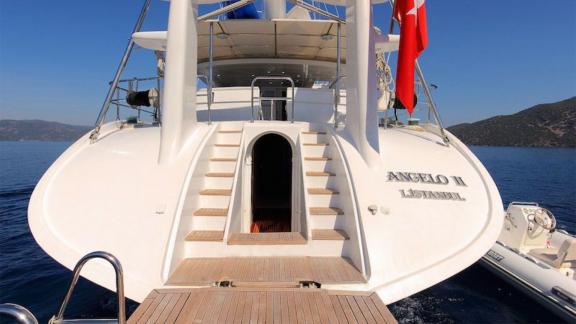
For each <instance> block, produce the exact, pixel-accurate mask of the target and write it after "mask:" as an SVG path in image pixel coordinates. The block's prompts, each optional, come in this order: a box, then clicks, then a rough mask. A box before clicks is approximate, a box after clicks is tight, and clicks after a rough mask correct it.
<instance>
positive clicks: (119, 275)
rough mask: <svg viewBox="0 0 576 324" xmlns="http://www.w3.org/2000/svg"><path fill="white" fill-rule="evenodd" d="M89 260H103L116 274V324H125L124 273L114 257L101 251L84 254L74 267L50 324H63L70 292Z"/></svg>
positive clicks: (70, 295)
mask: <svg viewBox="0 0 576 324" xmlns="http://www.w3.org/2000/svg"><path fill="white" fill-rule="evenodd" d="M91 259H104V260H106V261H108V263H110V264H111V265H112V267H113V268H114V272H115V273H116V294H117V295H118V323H120V324H124V323H126V305H125V300H124V273H123V271H122V266H121V265H120V261H118V259H116V257H115V256H113V255H112V254H110V253H108V252H103V251H96V252H92V253H88V254H86V255H85V256H84V257H82V259H80V261H78V263H76V266H75V267H74V271H73V277H72V281H71V282H70V286H69V287H68V291H67V292H66V295H65V296H64V299H63V300H62V304H61V305H60V310H59V311H58V314H57V315H54V316H53V317H52V318H51V319H50V323H51V324H58V323H63V322H64V312H65V311H66V307H67V306H68V302H69V301H70V297H72V292H73V291H74V288H75V287H76V283H78V278H80V271H82V268H83V267H84V265H85V264H86V262H88V261H90V260H91Z"/></svg>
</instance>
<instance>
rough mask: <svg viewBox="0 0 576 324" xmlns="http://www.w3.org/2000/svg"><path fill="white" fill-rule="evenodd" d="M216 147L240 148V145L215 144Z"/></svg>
mask: <svg viewBox="0 0 576 324" xmlns="http://www.w3.org/2000/svg"><path fill="white" fill-rule="evenodd" d="M214 146H216V147H240V144H214Z"/></svg>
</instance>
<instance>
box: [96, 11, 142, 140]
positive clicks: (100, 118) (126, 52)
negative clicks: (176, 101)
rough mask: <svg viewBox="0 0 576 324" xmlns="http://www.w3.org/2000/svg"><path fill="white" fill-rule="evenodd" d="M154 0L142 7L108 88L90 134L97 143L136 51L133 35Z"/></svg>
mask: <svg viewBox="0 0 576 324" xmlns="http://www.w3.org/2000/svg"><path fill="white" fill-rule="evenodd" d="M151 2H152V0H145V1H144V4H143V5H142V9H141V10H140V15H139V16H138V20H137V21H136V24H135V25H134V29H133V30H132V34H130V40H129V41H128V45H127V46H126V49H125V50H124V55H122V60H121V61H120V64H119V65H118V68H117V69H116V74H114V79H113V80H112V82H110V88H108V94H106V99H104V103H103V104H102V108H101V109H100V113H99V114H98V119H97V120H96V123H95V124H94V130H93V131H92V133H91V134H90V139H91V140H92V141H95V140H97V139H98V135H99V134H100V127H102V124H103V123H104V120H105V119H106V114H107V113H108V109H110V103H111V102H112V99H113V97H114V93H115V92H116V88H117V87H118V83H119V82H120V77H121V76H122V73H123V72H124V69H125V68H126V64H127V63H128V59H129V58H130V54H131V53H132V49H134V44H136V43H135V42H134V40H133V39H132V35H133V34H134V33H137V32H139V31H140V29H141V28H142V25H143V24H144V19H145V18H146V15H147V14H148V9H150V3H151Z"/></svg>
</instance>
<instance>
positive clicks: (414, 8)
mask: <svg viewBox="0 0 576 324" xmlns="http://www.w3.org/2000/svg"><path fill="white" fill-rule="evenodd" d="M394 18H395V19H396V20H397V21H398V23H399V24H400V49H399V51H398V66H397V70H396V98H398V100H400V102H401V103H402V105H403V106H404V107H405V108H406V109H407V110H408V112H409V113H410V114H412V111H414V67H415V65H416V59H417V58H418V56H419V55H420V53H422V51H423V50H424V49H425V48H426V46H427V45H428V32H427V28H426V7H425V5H424V0H396V1H394Z"/></svg>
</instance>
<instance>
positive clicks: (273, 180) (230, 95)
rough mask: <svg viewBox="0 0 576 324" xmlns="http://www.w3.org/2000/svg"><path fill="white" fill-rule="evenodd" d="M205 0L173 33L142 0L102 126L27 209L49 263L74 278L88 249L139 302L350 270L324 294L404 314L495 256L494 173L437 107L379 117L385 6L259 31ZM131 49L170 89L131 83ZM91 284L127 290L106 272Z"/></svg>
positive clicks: (175, 8)
mask: <svg viewBox="0 0 576 324" xmlns="http://www.w3.org/2000/svg"><path fill="white" fill-rule="evenodd" d="M209 2H216V1H202V0H198V1H193V0H171V1H170V2H169V6H170V14H169V20H168V30H167V31H149V32H143V31H140V26H141V25H142V21H141V20H142V19H143V17H144V16H145V14H146V11H147V6H148V4H149V1H146V4H145V7H144V10H143V11H142V13H143V14H142V17H141V18H142V19H141V20H140V21H139V23H138V24H137V27H136V28H135V31H134V33H133V35H132V40H131V42H130V44H129V46H128V50H127V52H126V54H127V55H125V59H124V60H123V63H122V64H121V65H120V69H119V73H117V75H116V77H115V79H114V81H113V82H112V87H111V90H110V93H109V95H108V98H107V100H106V102H105V104H104V108H103V111H102V113H101V115H100V117H99V120H98V123H97V124H96V128H95V130H94V131H92V132H90V133H89V134H86V136H84V137H83V138H81V139H80V140H78V141H77V142H76V143H74V144H73V145H72V146H71V147H70V148H69V149H68V150H67V151H66V152H65V153H64V154H63V155H62V156H61V157H60V158H59V159H58V160H57V161H56V162H55V163H54V164H53V165H52V166H51V167H50V169H49V170H48V171H47V172H46V174H45V175H44V176H43V178H42V179H41V181H40V182H39V184H38V186H37V187H36V189H35V191H34V194H33V196H32V199H31V201H30V207H29V222H30V226H31V229H32V232H33V234H34V237H35V238H36V240H37V241H38V242H39V244H40V246H41V247H42V248H43V249H44V250H46V252H47V253H48V254H49V255H51V256H52V257H53V258H55V259H56V260H57V261H59V262H60V263H62V264H64V265H65V266H66V267H68V268H72V267H73V266H74V264H75V263H76V262H77V260H78V259H79V258H80V257H81V256H83V255H84V254H86V253H87V252H91V251H95V250H103V251H107V252H110V253H112V254H114V255H115V256H116V257H117V258H118V259H119V260H120V261H121V262H122V265H123V267H124V274H125V283H126V295H127V296H128V297H130V298H132V299H134V300H136V301H142V300H143V299H144V298H145V296H146V295H147V294H148V293H149V292H150V291H151V290H152V289H155V288H158V287H163V286H201V285H205V284H206V282H203V283H202V284H198V283H195V282H193V281H178V280H176V279H174V276H177V275H181V274H182V273H183V272H185V270H186V269H185V268H182V267H184V266H185V265H186V264H187V262H188V263H189V262H191V261H194V260H200V258H221V259H219V260H223V262H224V263H225V261H226V260H227V259H226V258H232V257H254V258H257V257H270V258H280V257H308V259H306V260H320V259H322V258H336V259H334V260H338V258H342V259H343V260H346V262H349V263H350V264H351V265H353V267H354V268H355V269H356V270H357V272H358V273H359V276H360V278H362V280H356V281H354V280H352V281H351V280H344V279H343V278H341V279H342V280H333V281H331V282H328V281H326V282H320V284H322V287H323V288H326V289H339V290H363V291H375V292H377V293H378V295H379V296H380V298H381V299H382V300H383V301H384V302H386V303H391V302H394V301H397V300H399V299H402V298H404V297H406V296H409V295H411V294H414V293H416V292H418V291H421V290H423V289H425V288H427V287H430V286H432V285H434V284H436V283H437V282H439V281H442V280H444V279H446V278H448V277H450V276H452V275H454V274H455V273H457V272H459V271H461V270H462V269H464V268H466V267H468V266H469V265H471V264H472V263H474V262H475V261H476V260H478V259H479V258H480V257H481V256H482V255H483V254H484V253H486V251H488V249H489V248H490V247H491V246H492V244H493V243H494V242H495V240H496V238H497V237H498V234H499V232H500V229H501V225H502V220H503V211H502V202H501V199H500V195H499V193H498V190H497V188H496V186H495V184H494V182H493V180H492V178H491V177H490V175H489V174H488V172H487V171H486V169H485V168H484V166H483V165H482V164H481V163H480V162H479V161H478V159H477V158H476V157H475V156H474V155H473V154H472V153H471V152H470V150H468V148H467V147H466V146H465V145H463V144H462V143H461V142H460V141H459V140H458V139H457V138H456V137H454V136H453V135H451V134H450V133H449V132H447V131H445V130H444V129H443V128H442V127H441V125H440V123H439V119H438V118H437V116H436V118H434V116H435V115H436V110H435V108H434V106H433V102H432V99H431V98H430V97H428V98H427V99H424V97H423V96H422V97H421V98H420V101H421V103H420V106H419V107H424V108H421V109H420V112H421V113H422V114H423V116H424V117H425V116H428V117H429V118H430V119H431V120H432V121H434V122H432V121H431V122H421V123H419V124H418V123H415V122H414V121H413V120H411V121H410V124H411V125H404V124H402V123H401V122H400V121H392V119H391V118H387V119H386V118H385V117H387V116H388V115H392V114H393V113H392V112H391V111H392V110H386V109H385V108H387V107H380V108H378V107H377V106H378V105H377V102H378V98H379V97H380V96H381V95H382V94H383V93H386V91H387V90H390V89H387V88H382V87H381V86H379V85H381V83H382V82H379V80H380V81H382V78H383V77H382V75H384V74H385V70H382V69H380V68H377V66H380V67H381V66H382V65H385V66H387V64H386V60H385V57H386V56H387V53H388V52H390V51H394V50H396V49H397V47H398V37H397V36H396V35H385V33H383V32H381V31H380V30H378V29H376V28H375V27H374V24H373V20H372V13H371V10H372V6H373V5H375V2H373V3H370V2H369V1H364V0H347V1H336V2H334V1H326V3H328V6H331V5H334V4H336V5H341V7H339V13H340V15H337V14H333V15H332V16H329V18H330V19H323V20H312V19H310V18H311V17H313V15H310V14H309V13H308V10H312V11H314V12H315V15H320V14H325V15H327V13H326V11H325V10H324V9H318V6H314V5H313V4H310V3H309V2H302V1H295V2H296V4H297V7H295V8H297V9H293V10H292V11H290V14H289V15H288V16H284V14H285V10H286V9H283V8H284V6H283V4H284V2H282V4H279V3H277V2H279V1H272V0H268V1H265V2H264V3H265V4H267V7H266V8H267V9H266V10H265V11H264V12H266V13H268V15H269V16H268V17H266V18H263V19H252V20H218V19H217V18H218V14H225V13H226V12H227V10H229V9H230V8H229V7H226V6H222V8H221V9H219V10H218V12H217V13H216V14H214V15H210V14H208V15H205V16H199V14H198V12H199V10H198V6H199V5H202V4H205V3H209ZM250 2H251V1H240V2H237V3H236V5H237V6H239V5H242V4H247V3H250ZM378 2H381V1H378ZM316 3H318V2H316ZM382 5H388V4H382ZM321 7H322V8H326V6H321ZM314 8H316V9H314ZM332 12H336V13H338V11H332ZM344 12H345V13H346V15H345V17H344V18H343V17H342V14H343V13H344ZM303 13H304V14H303ZM306 14H307V16H308V17H306ZM295 17H296V18H295ZM302 18H308V19H302ZM134 44H138V45H139V46H141V47H143V48H148V49H150V50H152V51H155V53H156V57H157V58H158V60H157V66H158V76H157V77H154V78H150V79H146V80H144V79H139V80H135V79H128V81H127V82H122V80H120V78H121V72H122V70H123V68H124V66H125V61H126V60H127V59H128V56H129V54H130V51H131V49H132V46H133V45H134ZM377 54H378V55H377ZM383 57H384V60H383V59H382V58H383ZM377 58H378V59H377ZM377 60H378V64H377ZM419 72H420V71H419ZM383 73H384V74H383ZM199 80H201V81H199ZM144 81H148V82H151V84H153V85H154V86H155V87H157V88H158V91H157V92H158V93H156V92H150V93H140V94H138V95H142V96H144V97H145V100H136V101H134V100H129V102H128V104H127V103H126V102H125V101H123V100H121V98H120V97H119V96H117V94H118V93H122V95H124V92H122V89H125V90H128V92H129V93H130V95H136V92H135V90H136V88H135V87H134V84H135V83H136V84H138V83H140V84H143V83H144ZM199 82H201V83H203V84H206V85H207V86H206V87H199V86H198V85H199ZM419 82H420V85H421V86H423V87H424V88H425V89H424V90H426V91H427V90H428V89H427V88H426V86H425V84H426V83H425V81H424V80H423V76H422V75H421V74H420V76H419ZM127 84H128V85H127ZM129 86H130V87H129ZM119 87H120V88H121V89H120V88H119ZM140 90H141V89H140ZM132 99H133V98H132ZM146 102H149V105H150V106H151V108H150V109H151V110H152V113H153V122H152V123H143V122H141V120H137V121H126V120H123V119H121V118H120V119H118V120H112V121H109V122H104V121H105V118H106V116H108V115H110V116H111V115H112V112H111V113H110V114H108V115H107V114H106V113H107V112H108V108H109V107H110V106H112V107H114V106H115V105H116V104H117V105H118V106H117V107H121V105H127V106H134V105H136V104H135V103H137V104H138V105H143V104H144V103H146ZM158 102H159V103H158ZM132 108H135V107H132ZM147 109H148V108H147ZM383 109H384V110H383ZM379 110H380V111H379ZM388 111H390V112H388ZM140 112H141V111H140V110H139V111H138V115H139V116H140ZM400 113H401V114H403V112H400ZM262 240H264V241H262ZM202 260H203V259H202ZM287 260H291V259H287ZM298 260H302V259H298ZM330 260H332V259H330ZM290 266H291V265H290V264H289V263H288V266H287V267H290ZM183 269H184V270H183ZM188 270H189V273H188V275H194V269H188ZM316 270H317V269H316ZM286 271H288V270H286ZM322 271H324V272H330V271H331V269H328V268H327V269H323V270H322ZM84 275H85V276H86V277H87V278H88V279H89V280H92V281H94V282H96V283H98V284H99V285H102V286H105V287H108V288H113V287H114V276H113V273H112V270H111V269H109V268H108V266H107V265H106V264H104V263H102V264H98V263H94V264H88V265H87V266H86V272H84ZM293 275H294V276H295V277H298V276H299V275H298V274H297V273H296V274H295V273H293ZM223 279H224V278H223ZM252 279H253V281H258V280H259V279H258V278H252ZM301 279H308V278H301ZM206 280H208V279H206Z"/></svg>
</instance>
